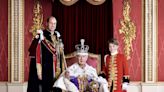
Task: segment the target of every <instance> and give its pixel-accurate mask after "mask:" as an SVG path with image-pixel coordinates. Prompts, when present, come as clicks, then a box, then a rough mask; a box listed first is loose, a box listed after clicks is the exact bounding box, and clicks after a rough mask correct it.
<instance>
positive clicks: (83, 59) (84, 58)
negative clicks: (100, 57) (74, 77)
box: [77, 55, 88, 65]
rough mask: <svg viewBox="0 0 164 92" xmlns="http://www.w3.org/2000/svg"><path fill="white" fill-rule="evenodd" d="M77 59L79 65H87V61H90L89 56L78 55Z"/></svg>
mask: <svg viewBox="0 0 164 92" xmlns="http://www.w3.org/2000/svg"><path fill="white" fill-rule="evenodd" d="M77 57H78V63H79V64H80V65H84V64H86V61H87V59H88V55H78V56H77Z"/></svg>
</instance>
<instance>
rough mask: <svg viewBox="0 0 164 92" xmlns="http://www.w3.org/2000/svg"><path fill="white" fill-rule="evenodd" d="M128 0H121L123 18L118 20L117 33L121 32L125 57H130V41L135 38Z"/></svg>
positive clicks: (134, 27)
mask: <svg viewBox="0 0 164 92" xmlns="http://www.w3.org/2000/svg"><path fill="white" fill-rule="evenodd" d="M130 9H131V8H130V3H129V0H124V1H123V19H121V20H120V24H121V28H120V29H119V33H120V34H123V42H124V53H125V55H126V57H127V59H130V53H131V51H133V46H132V41H133V40H135V38H136V26H135V25H134V23H133V22H132V21H131V18H130V15H129V14H130Z"/></svg>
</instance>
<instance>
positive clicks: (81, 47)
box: [75, 39, 89, 54]
mask: <svg viewBox="0 0 164 92" xmlns="http://www.w3.org/2000/svg"><path fill="white" fill-rule="evenodd" d="M80 42H81V44H77V45H75V48H76V51H77V53H78V54H80V53H88V50H89V46H88V45H84V42H85V40H84V39H81V40H80Z"/></svg>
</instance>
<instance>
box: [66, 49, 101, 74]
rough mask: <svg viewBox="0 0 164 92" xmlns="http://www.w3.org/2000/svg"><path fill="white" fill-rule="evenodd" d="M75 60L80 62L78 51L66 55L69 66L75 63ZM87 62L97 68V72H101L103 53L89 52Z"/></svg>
mask: <svg viewBox="0 0 164 92" xmlns="http://www.w3.org/2000/svg"><path fill="white" fill-rule="evenodd" d="M75 62H78V59H77V58H76V52H73V53H71V54H68V55H66V63H67V67H69V66H70V65H72V64H74V63H75ZM87 64H88V65H90V66H92V67H93V68H96V70H97V73H99V72H100V71H101V55H98V54H93V53H89V56H88V60H87Z"/></svg>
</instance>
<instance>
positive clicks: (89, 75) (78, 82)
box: [54, 39, 109, 92]
mask: <svg viewBox="0 0 164 92" xmlns="http://www.w3.org/2000/svg"><path fill="white" fill-rule="evenodd" d="M84 42H85V40H84V39H81V44H77V45H75V48H76V57H77V58H78V59H77V60H78V61H77V62H76V63H74V64H72V65H71V66H69V67H68V68H67V69H66V70H65V71H64V72H63V73H62V74H61V75H60V77H59V78H58V79H57V80H56V82H55V83H54V87H55V88H60V89H62V90H64V91H70V92H109V90H108V82H107V80H106V79H104V78H103V77H101V76H98V74H97V71H96V69H95V68H93V67H92V66H90V65H88V64H87V63H86V61H87V59H88V50H89V46H88V45H84Z"/></svg>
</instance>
